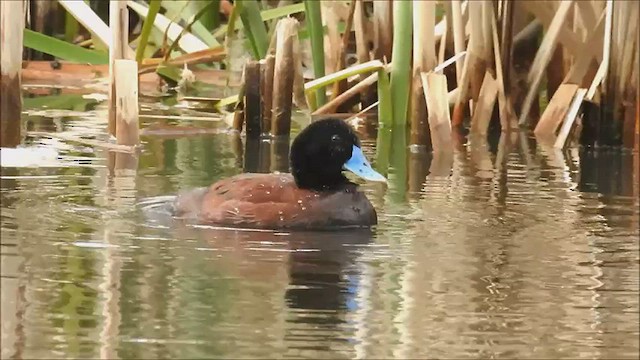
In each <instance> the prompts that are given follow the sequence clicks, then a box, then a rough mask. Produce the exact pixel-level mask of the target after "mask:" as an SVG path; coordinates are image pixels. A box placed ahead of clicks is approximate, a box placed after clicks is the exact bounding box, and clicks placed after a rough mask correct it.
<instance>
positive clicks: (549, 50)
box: [519, 0, 573, 125]
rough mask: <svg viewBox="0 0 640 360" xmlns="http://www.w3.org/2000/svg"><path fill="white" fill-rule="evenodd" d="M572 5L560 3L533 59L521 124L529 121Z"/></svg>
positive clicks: (570, 1) (568, 0)
mask: <svg viewBox="0 0 640 360" xmlns="http://www.w3.org/2000/svg"><path fill="white" fill-rule="evenodd" d="M571 6H573V0H566V1H564V2H562V3H561V4H560V7H559V8H558V12H557V13H556V15H555V17H554V18H553V20H552V21H551V25H549V29H548V31H547V34H546V35H545V37H544V39H543V41H542V44H540V48H539V49H538V53H537V54H536V57H535V59H534V60H533V65H532V66H531V70H530V71H529V77H528V83H529V84H530V87H529V92H528V93H527V96H526V98H525V100H524V103H523V105H522V111H521V113H520V119H519V123H520V125H524V124H525V123H526V122H527V118H528V116H529V111H531V106H532V105H533V100H534V98H535V97H536V95H537V94H538V88H539V86H540V82H541V80H542V75H543V74H544V70H545V68H546V67H547V65H548V64H549V61H550V60H551V55H553V51H554V50H555V47H556V45H557V43H558V37H559V35H560V29H561V28H562V26H563V22H564V20H565V18H566V16H567V14H568V13H569V10H570V9H571Z"/></svg>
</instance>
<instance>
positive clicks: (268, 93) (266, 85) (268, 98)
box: [260, 54, 276, 134]
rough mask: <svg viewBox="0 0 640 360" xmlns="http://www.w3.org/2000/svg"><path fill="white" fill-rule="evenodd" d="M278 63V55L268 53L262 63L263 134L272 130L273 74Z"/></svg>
mask: <svg viewBox="0 0 640 360" xmlns="http://www.w3.org/2000/svg"><path fill="white" fill-rule="evenodd" d="M275 64H276V57H275V56H274V55H272V54H269V55H267V57H266V58H265V59H264V64H262V68H261V69H262V70H261V71H262V75H261V77H260V80H261V82H260V90H261V91H260V93H261V95H262V96H261V97H260V101H261V108H262V125H261V126H260V128H261V131H262V133H263V134H268V133H269V132H270V131H271V117H272V111H271V109H272V106H273V74H274V67H275Z"/></svg>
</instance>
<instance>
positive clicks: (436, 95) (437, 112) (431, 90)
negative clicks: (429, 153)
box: [420, 73, 453, 153]
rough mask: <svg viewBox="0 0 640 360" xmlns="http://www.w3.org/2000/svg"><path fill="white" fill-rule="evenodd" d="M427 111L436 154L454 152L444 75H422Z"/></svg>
mask: <svg viewBox="0 0 640 360" xmlns="http://www.w3.org/2000/svg"><path fill="white" fill-rule="evenodd" d="M420 77H421V80H422V86H423V88H424V95H425V100H426V103H427V111H428V113H429V117H428V119H429V129H430V133H431V144H432V147H433V151H434V152H436V153H437V152H450V151H452V150H453V142H452V139H451V117H450V115H449V103H448V101H447V77H446V76H444V75H442V74H434V73H421V74H420Z"/></svg>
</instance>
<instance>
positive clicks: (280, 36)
mask: <svg viewBox="0 0 640 360" xmlns="http://www.w3.org/2000/svg"><path fill="white" fill-rule="evenodd" d="M297 29H298V21H297V20H296V19H293V18H284V19H281V20H280V21H279V22H278V24H277V26H276V58H275V65H274V74H273V102H272V109H273V113H272V116H271V135H273V136H280V135H289V132H290V130H291V106H292V103H293V101H292V100H293V99H292V94H293V81H294V72H293V71H292V69H293V66H294V61H293V37H294V35H296V32H297Z"/></svg>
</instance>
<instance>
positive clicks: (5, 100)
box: [0, 1, 26, 147]
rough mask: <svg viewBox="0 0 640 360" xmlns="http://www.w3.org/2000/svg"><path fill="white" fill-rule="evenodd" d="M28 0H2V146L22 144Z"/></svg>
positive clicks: (0, 35)
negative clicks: (25, 33) (23, 54)
mask: <svg viewBox="0 0 640 360" xmlns="http://www.w3.org/2000/svg"><path fill="white" fill-rule="evenodd" d="M25 4H26V2H25V1H2V2H0V10H1V13H0V37H1V38H2V42H1V43H0V59H1V62H2V67H1V68H0V127H1V128H0V147H16V146H18V145H19V144H20V138H21V135H20V128H21V120H20V117H21V116H20V115H21V113H22V89H21V70H22V49H23V48H22V40H23V35H22V34H23V29H24V14H25V9H26V8H25Z"/></svg>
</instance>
